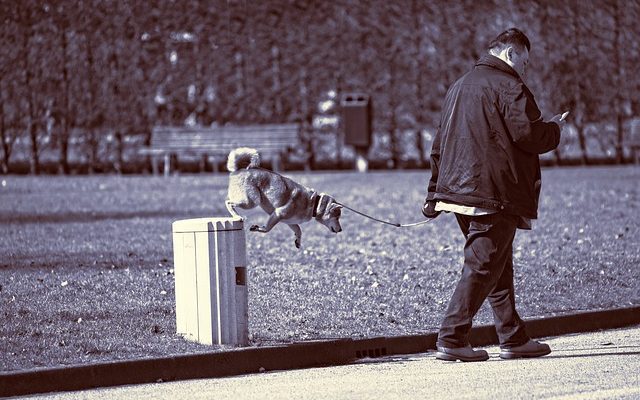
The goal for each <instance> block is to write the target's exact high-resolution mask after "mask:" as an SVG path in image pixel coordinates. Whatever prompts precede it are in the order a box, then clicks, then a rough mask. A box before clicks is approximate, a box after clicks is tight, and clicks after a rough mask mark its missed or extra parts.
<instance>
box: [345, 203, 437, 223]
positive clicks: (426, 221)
mask: <svg viewBox="0 0 640 400" xmlns="http://www.w3.org/2000/svg"><path fill="white" fill-rule="evenodd" d="M336 204H338V205H340V206H342V207H344V208H346V209H347V210H351V211H353V212H354V213H356V214H358V215H361V216H363V217H365V218H369V219H370V220H372V221H376V222H380V223H381V224H387V225H391V226H395V227H396V228H409V227H413V226H418V225H424V224H426V223H429V222H431V221H433V219H434V218H429V219H426V220H424V221H420V222H413V223H411V224H399V223H397V222H389V221H385V220H382V219H378V218H375V217H372V216H371V215H368V214H365V213H363V212H361V211H358V210H354V209H353V208H351V207H349V206H347V205H345V204H342V203H340V202H337V201H336Z"/></svg>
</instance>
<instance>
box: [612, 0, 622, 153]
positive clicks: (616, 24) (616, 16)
mask: <svg viewBox="0 0 640 400" xmlns="http://www.w3.org/2000/svg"><path fill="white" fill-rule="evenodd" d="M612 6H613V8H614V10H613V29H614V35H615V39H614V42H613V60H614V63H615V74H616V75H615V82H616V85H615V86H616V87H617V88H618V90H616V97H615V103H614V104H615V109H614V112H615V113H616V145H615V148H616V163H617V164H622V163H623V162H624V149H623V147H622V142H623V139H624V136H623V115H622V114H623V112H624V111H623V103H624V101H625V99H624V97H623V91H624V89H623V82H625V78H624V68H623V66H622V62H621V60H620V52H621V51H622V49H621V43H620V42H621V40H622V39H621V34H620V30H621V28H620V20H621V19H622V18H621V15H620V9H621V6H620V2H619V1H615V2H613V4H612Z"/></svg>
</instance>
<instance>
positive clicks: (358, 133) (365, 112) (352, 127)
mask: <svg viewBox="0 0 640 400" xmlns="http://www.w3.org/2000/svg"><path fill="white" fill-rule="evenodd" d="M340 107H341V109H342V123H343V127H344V143H345V144H347V145H351V146H353V147H354V149H355V150H356V156H357V159H356V166H357V167H358V170H360V171H366V169H367V164H368V161H367V158H366V155H367V152H368V151H369V147H370V146H371V133H372V114H373V112H372V106H371V97H370V96H369V95H367V94H364V93H345V94H344V95H343V96H342V99H341V101H340Z"/></svg>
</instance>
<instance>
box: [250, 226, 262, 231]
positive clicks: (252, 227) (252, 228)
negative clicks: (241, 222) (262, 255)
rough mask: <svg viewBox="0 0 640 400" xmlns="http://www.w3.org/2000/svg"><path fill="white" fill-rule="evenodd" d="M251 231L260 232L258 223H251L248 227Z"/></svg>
mask: <svg viewBox="0 0 640 400" xmlns="http://www.w3.org/2000/svg"><path fill="white" fill-rule="evenodd" d="M249 230H250V231H251V232H260V227H259V226H258V225H251V227H250V228H249Z"/></svg>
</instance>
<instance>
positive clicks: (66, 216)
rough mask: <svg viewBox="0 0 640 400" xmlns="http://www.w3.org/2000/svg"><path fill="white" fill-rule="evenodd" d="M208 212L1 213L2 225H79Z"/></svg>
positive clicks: (182, 216) (192, 216)
mask: <svg viewBox="0 0 640 400" xmlns="http://www.w3.org/2000/svg"><path fill="white" fill-rule="evenodd" d="M205 214H207V213H206V211H198V210H186V211H173V210H156V211H116V212H95V211H92V212H68V213H56V214H16V213H0V223H6V224H35V223H56V224H64V223H77V222H95V221H104V220H124V219H140V218H160V217H167V218H180V219H188V218H197V217H203V216H204V215H205Z"/></svg>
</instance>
